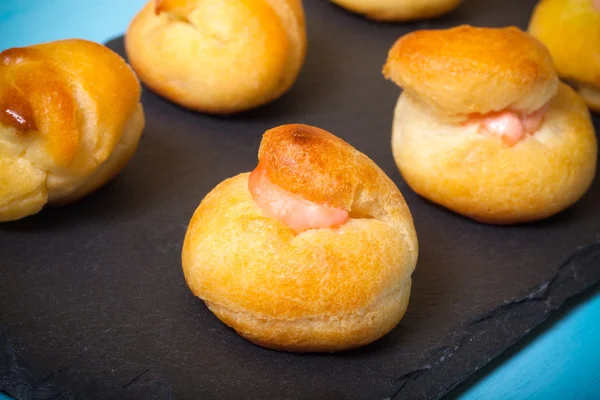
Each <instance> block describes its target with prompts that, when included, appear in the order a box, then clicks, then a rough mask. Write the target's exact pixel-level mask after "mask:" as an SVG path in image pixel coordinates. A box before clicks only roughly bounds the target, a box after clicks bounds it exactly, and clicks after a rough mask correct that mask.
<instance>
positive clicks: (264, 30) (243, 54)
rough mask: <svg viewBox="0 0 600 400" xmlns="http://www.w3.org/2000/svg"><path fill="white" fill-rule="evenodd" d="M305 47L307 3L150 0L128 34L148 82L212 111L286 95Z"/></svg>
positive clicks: (252, 105) (133, 59) (246, 106)
mask: <svg viewBox="0 0 600 400" xmlns="http://www.w3.org/2000/svg"><path fill="white" fill-rule="evenodd" d="M306 46H307V45H306V28H305V23H304V10H303V8H302V2H301V0H220V1H202V0H151V1H150V2H149V3H148V4H146V6H145V7H144V8H143V9H142V11H141V12H140V13H139V14H138V15H137V16H136V17H135V18H134V19H133V21H132V22H131V25H130V26H129V29H128V30H127V33H126V35H125V49H126V52H127V55H128V57H129V62H130V63H131V65H132V66H133V68H134V69H135V71H136V72H137V74H138V76H139V77H140V79H141V80H142V82H144V83H145V84H146V85H147V86H148V87H149V88H151V89H152V90H153V91H155V92H156V93H158V94H159V95H161V96H163V97H165V98H167V99H169V100H170V101H172V102H174V103H177V104H179V105H181V106H183V107H186V108H189V109H192V110H196V111H200V112H205V113H210V114H233V113H236V112H241V111H246V110H249V109H252V108H255V107H258V106H261V105H264V104H266V103H269V102H271V101H273V100H275V99H277V98H278V97H280V96H281V95H283V94H284V93H285V92H287V91H288V89H290V87H291V86H292V85H293V83H294V82H295V81H296V78H297V77H298V75H299V73H300V70H301V69H302V66H303V64H304V59H305V56H306Z"/></svg>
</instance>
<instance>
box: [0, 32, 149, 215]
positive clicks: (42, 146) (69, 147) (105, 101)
mask: <svg viewBox="0 0 600 400" xmlns="http://www.w3.org/2000/svg"><path fill="white" fill-rule="evenodd" d="M0 80H1V81H2V84H1V85H0V110H2V112H0V222H1V221H10V220H16V219H20V218H23V217H26V216H28V215H32V214H35V213H37V212H39V211H40V210H41V209H42V208H43V207H44V206H45V205H46V204H51V205H52V204H54V205H58V204H66V203H70V202H73V201H76V200H78V199H80V198H81V197H83V196H85V195H87V194H88V193H90V192H92V191H94V190H96V189H98V188H99V187H100V186H102V185H104V184H105V183H106V182H108V181H109V180H111V179H112V178H113V177H114V176H115V175H117V174H118V173H119V172H120V171H121V170H122V168H123V167H124V166H125V164H126V163H127V162H128V160H129V159H130V158H131V156H132V155H133V153H134V152H135V149H136V148H137V144H138V141H139V138H140V135H141V132H142V129H143V126H144V113H143V109H142V105H141V103H140V90H141V89H140V84H139V82H138V80H137V78H136V76H135V74H134V73H133V71H132V70H131V68H129V66H128V65H127V64H126V63H125V61H124V60H123V59H122V58H121V57H120V56H119V55H117V54H116V53H114V52H113V51H112V50H110V49H108V48H107V47H105V46H102V45H100V44H97V43H93V42H89V41H85V40H79V39H70V40H60V41H55V42H50V43H44V44H38V45H34V46H29V47H23V48H12V49H7V50H5V51H3V52H2V53H0Z"/></svg>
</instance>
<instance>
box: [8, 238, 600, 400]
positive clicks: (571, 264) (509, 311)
mask: <svg viewBox="0 0 600 400" xmlns="http://www.w3.org/2000/svg"><path fill="white" fill-rule="evenodd" d="M599 265H600V242H596V243H593V244H590V245H587V246H582V247H580V248H579V249H578V250H576V251H575V252H574V253H573V254H572V255H571V256H570V257H569V258H568V259H567V260H566V261H565V262H564V263H563V264H562V265H560V266H559V267H558V269H557V270H556V274H555V275H554V276H553V277H552V278H551V279H549V280H547V281H545V282H543V283H541V284H539V285H536V286H535V287H533V288H531V290H530V291H529V292H528V293H527V294H525V295H524V296H522V297H520V298H517V299H513V300H512V301H510V302H507V303H505V304H504V305H502V306H499V307H497V308H496V309H494V310H491V311H489V312H486V313H484V314H482V315H480V316H478V317H477V318H474V319H473V320H471V321H468V322H466V323H465V324H464V325H463V326H462V328H461V329H459V330H458V331H457V332H454V333H453V334H451V335H450V340H449V344H448V345H445V346H441V347H439V348H437V349H435V350H434V351H433V352H432V353H431V355H430V356H429V358H428V359H427V361H426V363H425V364H424V365H423V366H422V367H421V368H419V369H416V370H413V371H410V372H408V373H405V374H403V375H402V376H400V377H398V378H397V379H395V380H394V382H393V383H394V384H395V385H396V386H397V387H396V390H395V392H394V393H390V396H388V397H385V398H384V399H403V398H410V399H431V398H436V397H435V396H436V394H434V393H437V394H439V395H440V396H439V397H441V396H443V395H446V394H448V393H449V392H450V391H451V390H452V389H454V388H456V387H457V386H458V385H459V384H461V383H462V382H464V381H465V380H466V379H468V378H469V377H470V376H471V375H473V374H474V373H475V372H477V371H478V370H479V369H480V368H482V367H484V366H485V365H486V364H487V363H489V362H490V361H492V360H493V359H494V358H495V357H497V356H499V355H500V354H501V353H503V352H504V351H506V350H507V349H508V348H510V347H511V346H512V345H514V344H516V343H517V342H518V341H519V340H520V339H521V338H523V337H524V336H526V335H527V334H528V333H529V332H530V331H531V330H533V329H534V328H535V327H537V326H538V325H540V324H541V323H542V322H544V321H545V320H546V319H547V318H548V317H550V316H551V315H552V312H554V311H556V310H558V309H559V308H560V307H561V306H563V305H564V304H565V303H566V302H567V300H569V299H570V298H572V297H574V296H576V295H580V294H583V293H584V292H586V291H587V290H589V289H591V288H592V287H593V286H594V285H595V284H596V283H598V282H599V281H600V268H598V266H599ZM569 285H570V287H569V288H568V289H567V290H565V289H564V287H565V286H569ZM561 288H562V289H563V293H560V290H559V289H561ZM531 314H534V315H535V316H536V317H535V318H533V319H531V320H530V321H528V322H527V329H525V330H521V332H522V333H521V334H512V335H511V334H506V335H503V337H501V338H499V340H497V341H496V343H498V345H497V346H495V347H488V346H484V347H483V349H481V350H480V351H481V352H482V353H483V354H484V357H482V359H483V360H486V361H484V362H481V363H478V364H476V365H466V366H465V365H463V364H464V363H465V362H468V360H467V359H464V358H461V354H462V353H463V352H464V351H466V349H468V348H470V347H473V346H477V345H478V344H480V343H479V341H478V338H481V337H482V336H484V335H485V334H486V333H488V332H489V330H488V329H487V328H486V327H490V326H492V325H494V324H498V323H503V324H506V325H510V324H514V323H518V322H519V317H523V316H524V315H525V316H530V315H531ZM507 331H509V332H510V331H513V330H511V329H507ZM498 332H499V333H502V332H501V331H496V333H498ZM505 332H506V331H505ZM455 368H457V369H458V370H463V371H464V373H462V374H460V375H455V376H451V377H450V379H448V380H447V381H439V382H438V383H437V384H435V383H434V384H432V385H431V386H429V387H430V391H429V392H427V393H423V392H421V391H414V390H412V389H413V385H414V383H415V382H416V381H417V380H423V379H428V377H429V376H430V375H432V374H430V372H431V371H436V370H438V369H447V370H453V369H455ZM433 375H434V376H436V375H437V376H440V374H433ZM441 375H442V376H443V374H441ZM140 377H144V379H140ZM89 379H90V377H87V376H85V371H78V370H77V369H76V368H73V369H70V368H62V369H61V370H58V371H56V372H52V373H50V374H49V375H46V376H44V375H42V374H41V373H40V372H38V371H37V370H36V368H35V367H34V366H32V365H31V364H30V363H28V362H27V361H26V360H25V359H24V358H23V357H22V356H21V355H20V354H19V353H18V351H16V350H15V349H14V348H13V347H12V345H11V343H10V339H9V338H8V333H7V332H6V329H1V330H0V393H5V394H7V395H9V396H11V397H14V398H16V399H17V400H21V399H30V398H36V399H51V398H54V399H56V398H59V399H75V398H78V397H77V396H76V395H75V393H79V394H84V393H85V394H86V395H93V393H90V392H88V391H87V390H89V388H91V387H96V388H102V389H103V390H102V393H104V394H106V389H107V388H109V387H110V388H111V389H112V390H111V392H112V393H113V396H114V397H113V398H138V397H137V396H138V395H142V396H143V397H144V398H154V399H157V400H158V399H173V398H174V397H173V395H172V393H171V391H170V390H169V388H168V384H167V383H166V382H163V381H162V379H161V378H160V376H159V374H158V373H156V372H155V371H154V370H152V369H151V368H150V369H146V370H144V371H142V372H141V373H140V375H138V376H137V377H135V378H134V379H132V380H131V382H130V383H129V384H127V385H125V386H124V387H122V388H121V387H119V386H118V385H116V384H115V383H113V382H110V380H102V379H98V380H96V381H94V382H90V381H89ZM61 380H63V381H64V380H66V381H67V382H71V383H70V384H66V383H65V384H61V383H60V382H59V381H61ZM73 383H74V384H75V385H73ZM82 392H83V393H82ZM132 396H134V397H132ZM111 397H112V396H111ZM439 397H437V398H439Z"/></svg>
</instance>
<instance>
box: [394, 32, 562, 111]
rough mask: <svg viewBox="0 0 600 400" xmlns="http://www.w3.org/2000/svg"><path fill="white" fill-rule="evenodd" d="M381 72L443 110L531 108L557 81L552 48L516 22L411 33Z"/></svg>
mask: <svg viewBox="0 0 600 400" xmlns="http://www.w3.org/2000/svg"><path fill="white" fill-rule="evenodd" d="M383 73H384V76H385V77H386V78H388V79H391V80H392V81H394V82H395V83H396V84H398V85H399V86H400V87H402V88H403V89H404V91H405V92H407V93H409V94H410V95H411V96H412V98H413V99H415V100H417V101H419V102H421V103H423V105H424V106H426V107H428V108H429V109H430V110H431V111H432V112H434V113H436V114H438V115H440V116H441V115H446V116H456V115H468V114H473V113H479V114H485V113H489V112H493V111H501V110H505V109H513V110H518V111H520V112H524V113H529V112H533V111H535V110H537V109H539V108H540V107H542V106H543V105H544V104H546V103H547V102H548V100H550V98H551V97H552V96H554V94H555V93H556V90H557V86H558V78H557V74H556V71H555V69H554V66H553V63H552V58H551V56H550V53H549V52H548V50H547V49H546V48H545V47H544V45H543V44H541V43H540V42H539V41H538V40H537V39H535V38H533V37H532V36H530V35H528V34H527V33H524V32H523V31H521V30H519V29H518V28H515V27H508V28H476V27H472V26H459V27H456V28H451V29H445V30H421V31H415V32H412V33H409V34H407V35H405V36H403V37H401V38H400V39H399V40H398V41H397V42H396V43H395V44H394V46H393V47H392V48H391V50H390V52H389V55H388V59H387V62H386V64H385V66H384V68H383Z"/></svg>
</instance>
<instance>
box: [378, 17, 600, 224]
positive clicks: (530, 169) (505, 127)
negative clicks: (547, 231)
mask: <svg viewBox="0 0 600 400" xmlns="http://www.w3.org/2000/svg"><path fill="white" fill-rule="evenodd" d="M383 73H384V75H385V76H386V77H387V78H389V79H391V80H393V81H394V82H395V83H397V84H398V85H399V86H401V87H402V88H403V89H404V92H403V93H402V94H401V96H400V98H399V100H398V103H397V106H396V110H395V115H394V124H393V136H392V149H393V154H394V158H395V160H396V164H397V166H398V168H399V169H400V171H401V173H402V175H403V176H404V179H405V181H406V182H407V183H408V185H409V186H410V187H411V188H412V189H413V190H414V191H415V192H417V193H418V194H420V195H421V196H423V197H425V198H427V199H429V200H431V201H433V202H435V203H438V204H440V205H442V206H444V207H447V208H449V209H451V210H453V211H455V212H457V213H460V214H463V215H465V216H467V217H470V218H472V219H475V220H477V221H482V222H488V223H496V224H509V223H517V222H524V221H532V220H537V219H541V218H545V217H548V216H550V215H553V214H556V213H558V212H559V211H561V210H564V209H565V208H567V207H569V206H570V205H572V204H573V203H575V202H576V201H577V200H579V198H581V197H582V196H583V194H584V193H585V192H586V191H587V189H588V188H589V186H590V185H591V183H592V180H593V178H594V175H595V171H596V157H597V144H596V136H595V134H594V128H593V125H592V122H591V119H590V114H589V111H588V109H587V107H586V105H585V102H584V101H583V99H582V98H581V97H580V96H579V95H578V94H577V93H576V92H574V91H573V90H572V89H571V88H570V87H568V86H566V85H564V84H562V83H559V81H558V78H557V75H556V71H555V69H554V66H553V64H552V59H551V57H550V54H549V53H548V50H547V49H546V48H545V47H544V46H543V45H542V44H541V43H540V42H539V41H537V40H536V39H535V38H533V37H531V36H530V35H528V34H526V33H524V32H522V31H521V30H519V29H518V28H514V27H510V28H474V27H470V26H461V27H457V28H452V29H448V30H424V31H417V32H413V33H410V34H408V35H406V36H404V37H402V38H400V39H399V40H398V41H397V42H396V43H395V44H394V46H393V47H392V49H391V50H390V53H389V56H388V60H387V62H386V64H385V67H384V69H383Z"/></svg>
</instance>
